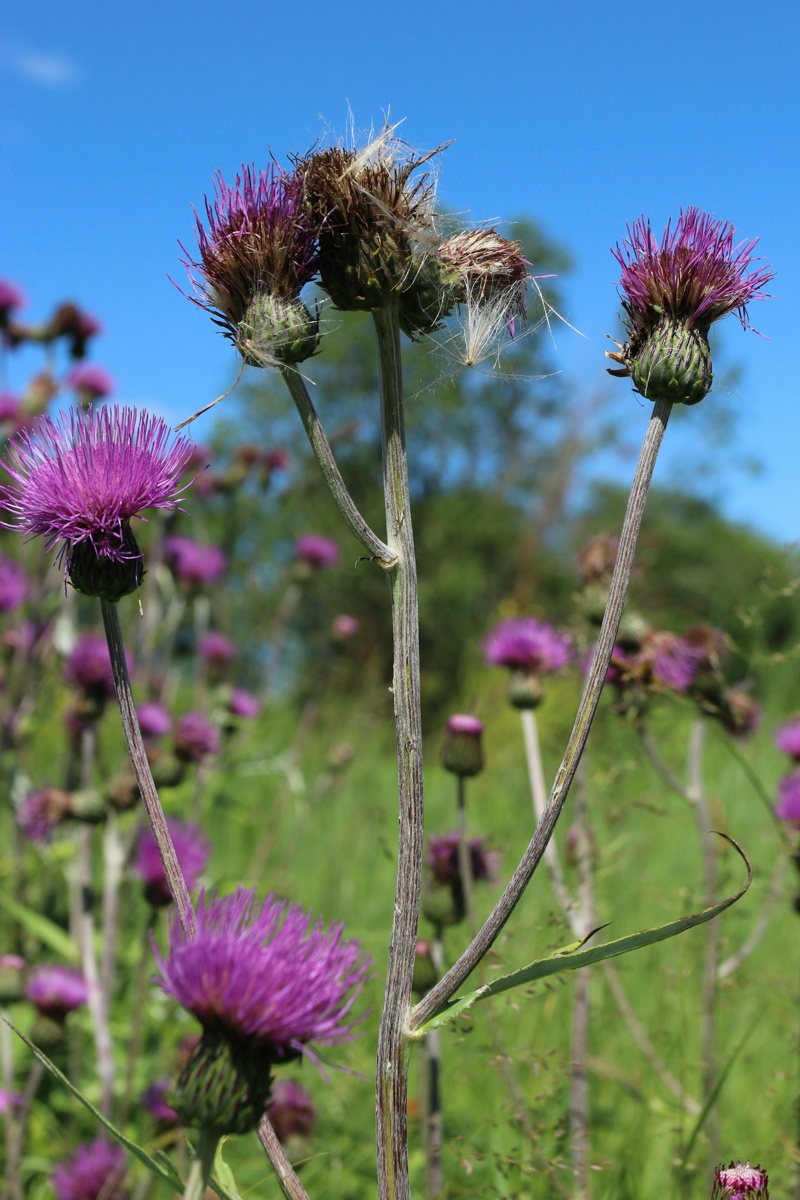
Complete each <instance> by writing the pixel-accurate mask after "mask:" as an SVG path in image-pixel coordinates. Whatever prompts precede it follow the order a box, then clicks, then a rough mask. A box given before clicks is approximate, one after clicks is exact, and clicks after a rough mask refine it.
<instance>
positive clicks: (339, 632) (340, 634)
mask: <svg viewBox="0 0 800 1200" xmlns="http://www.w3.org/2000/svg"><path fill="white" fill-rule="evenodd" d="M360 628H361V624H360V622H359V620H358V618H357V617H350V616H348V615H347V613H339V615H338V617H334V618H333V633H334V636H335V637H337V638H340V639H341V640H342V641H347V639H348V638H352V637H355V636H356V634H357V633H358V631H359V629H360Z"/></svg>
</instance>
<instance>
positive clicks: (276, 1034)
mask: <svg viewBox="0 0 800 1200" xmlns="http://www.w3.org/2000/svg"><path fill="white" fill-rule="evenodd" d="M155 953H156V962H157V964H158V968H159V971H160V973H161V986H162V988H163V989H164V991H165V992H166V993H167V995H169V996H172V997H173V999H175V1000H177V1001H178V1003H179V1004H181V1005H182V1006H183V1007H184V1008H186V1009H188V1010H189V1011H190V1012H192V1013H194V1015H195V1016H196V1017H197V1019H198V1020H199V1021H200V1023H201V1025H202V1027H203V1034H202V1037H201V1039H200V1042H199V1044H198V1046H197V1048H196V1049H195V1050H194V1051H193V1053H192V1055H191V1057H190V1059H189V1061H188V1063H187V1065H186V1066H185V1068H184V1070H183V1072H182V1074H181V1078H180V1080H179V1081H178V1086H177V1092H176V1097H175V1108H176V1111H177V1112H179V1113H180V1115H181V1117H182V1118H183V1119H184V1120H186V1121H187V1122H189V1123H191V1124H193V1125H196V1126H199V1127H200V1128H201V1129H205V1130H207V1131H209V1132H213V1133H215V1134H217V1135H218V1136H221V1135H222V1134H228V1133H245V1132H247V1131H248V1130H250V1129H253V1128H255V1126H256V1125H257V1123H258V1121H259V1119H260V1117H261V1115H262V1113H263V1112H264V1110H265V1108H266V1106H267V1101H268V1099H269V1094H270V1087H271V1082H272V1069H273V1067H274V1066H275V1065H276V1064H278V1063H282V1062H287V1061H290V1060H291V1059H293V1058H296V1057H297V1056H298V1054H301V1053H310V1052H309V1051H308V1050H306V1047H307V1046H308V1044H309V1043H310V1042H315V1043H321V1044H326V1045H337V1044H339V1043H341V1042H345V1041H349V1040H350V1039H351V1037H352V1029H353V1026H354V1025H355V1024H356V1021H357V1018H356V1019H353V1018H351V1017H350V1010H351V1008H352V1005H353V1002H354V1001H355V999H356V997H357V995H358V993H359V992H360V990H361V987H362V985H363V983H364V980H365V978H366V976H367V974H368V972H369V969H370V961H369V959H367V958H364V957H362V955H361V946H360V943H359V942H357V941H345V940H344V939H343V937H342V927H341V926H340V925H331V926H330V927H329V928H327V929H325V928H324V926H323V924H322V922H321V921H319V920H318V921H316V922H313V923H312V918H311V917H310V916H309V915H308V914H307V913H305V912H304V911H303V909H302V908H301V907H300V906H299V905H290V904H287V903H286V902H285V901H278V900H276V899H275V898H274V897H273V896H268V897H267V899H266V900H264V901H263V903H261V904H259V903H258V902H257V901H256V897H255V892H253V891H245V890H244V889H242V888H240V889H239V890H238V891H236V892H235V893H233V894H232V895H229V896H223V897H217V896H215V895H214V894H213V893H212V894H211V895H209V896H205V895H204V894H202V893H201V896H200V901H199V904H198V907H197V932H196V934H195V936H194V938H191V939H187V937H186V936H185V935H184V933H183V931H182V929H181V927H180V924H179V923H178V922H177V921H173V922H172V925H171V927H170V951H169V956H168V957H164V956H162V955H160V954H159V953H158V951H156V952H155Z"/></svg>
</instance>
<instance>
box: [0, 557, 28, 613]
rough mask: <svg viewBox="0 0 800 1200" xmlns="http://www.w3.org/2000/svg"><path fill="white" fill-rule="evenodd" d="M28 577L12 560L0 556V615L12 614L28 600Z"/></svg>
mask: <svg viewBox="0 0 800 1200" xmlns="http://www.w3.org/2000/svg"><path fill="white" fill-rule="evenodd" d="M28 590H29V585H28V577H27V575H26V574H25V572H24V571H23V569H22V567H21V566H20V565H19V563H17V562H15V561H14V559H13V558H6V556H5V555H4V554H0V613H8V612H13V611H14V609H15V608H19V606H20V604H23V603H24V602H25V601H26V600H27V599H28Z"/></svg>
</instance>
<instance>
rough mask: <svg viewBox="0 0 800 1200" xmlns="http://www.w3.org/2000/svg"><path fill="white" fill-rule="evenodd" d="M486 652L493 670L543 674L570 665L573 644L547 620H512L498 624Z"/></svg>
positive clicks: (490, 637) (486, 643)
mask: <svg viewBox="0 0 800 1200" xmlns="http://www.w3.org/2000/svg"><path fill="white" fill-rule="evenodd" d="M484 653H485V656H486V662H487V663H488V664H489V666H491V667H508V669H509V670H511V671H527V672H530V673H531V674H533V675H543V674H547V673H548V672H549V671H557V670H558V668H559V667H563V666H564V664H565V663H568V662H569V660H570V659H571V658H572V644H571V642H570V640H569V638H568V637H566V635H565V634H563V633H559V632H558V630H557V629H554V628H553V626H552V625H548V624H547V622H546V621H537V620H536V618H535V617H512V618H511V619H510V620H506V621H501V622H500V623H499V624H498V625H495V627H494V629H493V630H492V631H491V633H490V634H489V636H488V637H487V639H486V642H485V644H484Z"/></svg>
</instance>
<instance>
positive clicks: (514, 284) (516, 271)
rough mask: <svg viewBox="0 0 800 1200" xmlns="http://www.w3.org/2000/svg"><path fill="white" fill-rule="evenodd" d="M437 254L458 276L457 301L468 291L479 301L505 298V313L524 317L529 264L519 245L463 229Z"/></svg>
mask: <svg viewBox="0 0 800 1200" xmlns="http://www.w3.org/2000/svg"><path fill="white" fill-rule="evenodd" d="M439 254H440V257H441V258H442V259H443V260H444V262H445V263H446V264H447V265H448V266H450V267H451V268H452V269H453V270H454V271H455V272H456V274H457V276H458V290H459V293H460V294H459V296H458V299H459V300H460V301H463V300H466V299H467V297H468V295H469V293H470V292H471V291H472V292H474V293H475V298H476V299H478V300H479V301H484V300H491V299H493V298H494V297H495V296H498V295H506V296H507V298H508V307H509V311H510V312H512V313H513V312H516V313H518V314H519V315H520V316H525V312H526V304H525V292H526V288H527V283H528V268H529V267H530V263H529V262H528V260H527V259H526V258H525V256H524V254H523V253H522V245H521V243H520V242H514V241H510V240H509V239H508V238H505V237H503V236H502V234H499V233H498V232H497V230H496V229H464V230H462V231H461V232H460V233H457V234H455V236H454V237H451V238H448V239H447V241H445V242H443V243H442V245H441V248H440V250H439Z"/></svg>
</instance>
